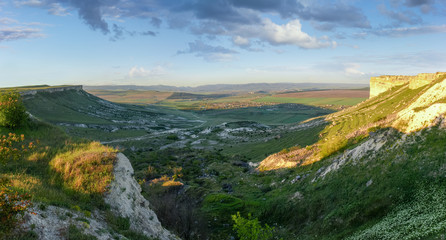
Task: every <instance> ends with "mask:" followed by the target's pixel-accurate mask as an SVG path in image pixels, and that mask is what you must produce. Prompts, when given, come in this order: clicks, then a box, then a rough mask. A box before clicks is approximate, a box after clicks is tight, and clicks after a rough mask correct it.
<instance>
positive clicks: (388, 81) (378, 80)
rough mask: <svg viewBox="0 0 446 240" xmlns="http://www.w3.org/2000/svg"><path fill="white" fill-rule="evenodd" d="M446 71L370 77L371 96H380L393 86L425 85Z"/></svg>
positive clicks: (417, 86)
mask: <svg viewBox="0 0 446 240" xmlns="http://www.w3.org/2000/svg"><path fill="white" fill-rule="evenodd" d="M441 75H446V72H437V73H420V74H418V75H416V76H402V75H384V76H379V77H372V78H371V79H370V98H372V97H375V96H378V95H379V94H380V93H383V92H385V91H387V90H389V89H390V88H392V87H395V86H399V85H403V84H407V83H408V84H409V88H410V89H416V88H419V87H422V86H425V85H427V84H429V83H430V82H432V81H433V80H435V79H437V78H438V77H440V76H441Z"/></svg>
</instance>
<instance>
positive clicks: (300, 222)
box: [260, 79, 446, 239]
mask: <svg viewBox="0 0 446 240" xmlns="http://www.w3.org/2000/svg"><path fill="white" fill-rule="evenodd" d="M441 80H442V79H439V80H438V81H441ZM435 83H436V82H434V83H433V84H435ZM431 86H432V85H428V86H425V87H422V88H419V89H414V90H412V89H409V88H408V86H400V87H395V88H393V89H391V91H388V92H386V93H383V94H381V95H380V96H378V97H376V98H372V99H369V100H367V101H365V102H363V103H361V104H359V105H357V106H355V107H352V108H349V109H346V110H344V111H341V112H338V113H334V114H332V115H330V116H329V117H328V118H327V119H328V120H330V121H331V122H332V124H329V125H328V126H327V127H326V128H325V129H324V130H323V131H322V132H321V136H322V138H321V140H320V141H319V142H318V143H317V144H318V147H319V148H320V150H321V151H320V152H318V153H319V154H320V155H319V156H318V158H317V159H318V160H320V159H322V160H321V161H319V162H314V161H311V162H312V164H309V165H305V166H300V167H298V168H294V169H289V170H281V171H282V172H283V171H288V174H287V176H286V177H285V179H286V180H285V182H289V181H290V180H291V179H293V178H294V176H300V177H301V179H303V180H300V181H297V183H295V184H284V185H283V186H281V187H278V188H277V189H273V190H272V191H270V192H268V193H267V194H266V195H267V201H270V202H267V203H265V204H264V205H263V207H264V210H263V212H262V213H261V215H260V216H261V219H262V220H263V221H266V222H269V223H281V224H285V225H286V226H288V230H290V231H292V232H295V233H296V234H297V235H296V236H294V237H295V238H300V239H344V238H346V237H348V236H351V238H352V239H420V238H422V239H425V238H428V239H442V238H444V236H445V233H446V220H445V219H446V213H445V212H444V211H443V208H444V207H443V206H444V204H445V203H446V201H445V200H444V198H443V197H441V196H442V193H443V192H444V191H446V188H445V187H444V186H445V185H444V183H445V182H444V176H446V171H445V164H444V160H443V159H444V157H442V156H444V151H445V148H444V144H443V143H444V142H445V141H446V132H445V131H444V130H442V129H438V128H433V129H432V130H423V131H422V132H420V133H414V134H412V135H409V137H408V139H409V141H408V143H407V144H405V145H402V146H395V143H396V141H397V140H398V139H399V138H400V137H401V133H398V132H397V131H393V133H391V134H390V135H388V136H389V138H388V140H389V142H388V143H386V145H385V146H384V148H383V149H381V150H380V151H379V152H376V153H374V152H370V153H369V154H367V155H366V156H365V157H363V158H362V159H360V160H359V161H357V163H356V164H354V163H350V164H347V165H346V166H344V167H342V168H341V169H339V170H337V171H336V172H334V173H331V174H329V175H328V176H327V177H326V178H325V179H319V180H317V181H312V179H314V178H315V176H316V175H317V170H319V169H323V168H324V167H326V166H328V165H329V164H331V162H330V159H331V158H324V157H327V156H330V155H333V154H336V153H337V152H339V151H342V150H343V149H345V148H349V147H350V148H351V147H354V146H355V145H354V144H355V143H357V142H360V141H361V139H363V138H364V137H366V136H367V135H368V131H369V130H372V131H377V128H376V127H386V126H390V124H391V123H392V121H393V119H394V117H395V114H396V113H397V112H399V111H401V110H402V109H404V108H406V107H407V106H409V105H410V104H411V103H412V102H413V101H414V100H415V99H416V98H417V96H419V95H421V94H422V93H423V92H425V91H426V90H427V89H429V88H430V87H431ZM380 131H387V130H386V129H383V130H378V132H380ZM318 153H316V154H318ZM313 160H314V159H313ZM358 162H359V163H358ZM279 172H280V171H279ZM279 172H271V173H267V175H268V176H271V178H272V179H274V176H278V175H279ZM307 174H308V175H307ZM304 176H308V177H306V178H304ZM276 179H277V178H276ZM279 179H280V178H279ZM271 181H274V180H271ZM367 183H369V184H370V185H369V186H367ZM296 192H299V196H301V197H300V200H299V198H298V199H295V200H291V199H292V196H293V194H294V193H296ZM427 196H430V197H427ZM294 237H293V238H294Z"/></svg>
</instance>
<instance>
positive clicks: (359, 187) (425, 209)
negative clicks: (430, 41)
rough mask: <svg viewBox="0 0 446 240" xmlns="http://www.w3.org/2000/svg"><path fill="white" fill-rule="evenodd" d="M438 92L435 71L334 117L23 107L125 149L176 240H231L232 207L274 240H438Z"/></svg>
mask: <svg viewBox="0 0 446 240" xmlns="http://www.w3.org/2000/svg"><path fill="white" fill-rule="evenodd" d="M445 92H446V80H445V77H444V76H440V77H439V78H438V79H436V80H434V81H432V82H431V83H429V84H427V85H425V86H422V87H419V88H416V89H411V88H409V85H408V84H403V85H400V86H396V87H394V88H391V89H390V90H389V91H387V92H384V93H381V94H380V95H379V96H376V97H374V98H371V99H368V100H366V101H363V102H361V103H360V104H358V105H355V106H353V107H350V108H347V109H344V110H342V111H339V112H333V111H332V110H327V109H325V108H318V107H312V106H307V105H299V104H279V105H264V106H260V107H259V106H256V107H246V108H239V109H212V110H194V109H191V110H179V109H175V108H166V107H163V106H160V105H126V104H117V103H112V102H108V101H105V100H103V99H100V98H97V97H95V96H93V95H90V94H88V93H86V92H84V91H74V90H70V91H65V92H55V93H38V94H36V95H35V96H34V97H33V98H29V99H25V105H26V107H27V108H28V110H29V111H30V112H31V113H32V114H33V116H35V117H37V118H39V119H42V120H44V121H48V122H50V123H51V124H55V125H58V126H59V127H60V129H61V130H63V132H61V134H62V135H64V136H66V137H67V135H69V136H71V137H70V138H73V137H74V138H79V137H80V138H88V139H90V140H96V141H100V142H102V143H106V144H109V145H110V146H114V147H116V148H119V149H120V150H121V151H123V152H124V153H125V154H126V155H127V156H128V157H129V158H130V160H131V162H132V165H133V167H134V169H135V177H136V178H137V179H138V181H139V182H140V184H141V187H142V189H143V192H144V194H145V196H146V197H147V198H148V199H149V200H150V202H151V205H152V207H153V208H154V210H155V212H156V213H157V215H158V218H159V219H160V221H161V222H162V224H163V225H164V226H166V227H167V228H168V229H169V230H171V231H173V232H175V233H176V234H177V235H178V236H180V237H182V238H183V239H231V236H236V233H235V232H234V230H233V229H232V224H233V221H232V219H231V215H236V214H237V212H240V214H241V216H244V217H247V216H248V214H252V216H253V217H254V218H257V219H258V220H260V222H261V223H262V224H268V225H269V226H273V227H274V238H275V239H280V238H283V239H443V238H444V237H445V233H446V221H445V219H446V211H444V207H443V206H444V205H445V204H446V200H445V198H444V197H443V196H444V194H445V193H446V187H444V186H445V182H444V181H445V180H444V179H445V176H446V167H445V164H446V163H445V162H444V153H445V150H446V148H445V147H444V142H446V131H445V130H444V129H443V128H444V127H445V121H444V114H445V113H446V107H445V106H446V101H445V98H446V97H445ZM289 94H291V95H293V94H294V95H295V94H297V93H289ZM298 94H302V93H298ZM330 94H333V93H330ZM351 94H354V93H351ZM294 95H293V97H295V96H294ZM176 96H177V97H178V96H184V95H181V94H177V95H176ZM330 96H333V95H330ZM186 97H195V96H191V95H187V96H186ZM278 97H289V96H287V95H280V96H278ZM304 97H307V96H304ZM352 97H354V96H353V95H352ZM223 98H225V97H223ZM201 101H207V100H206V99H205V100H203V99H202V100H201ZM58 131H60V130H58ZM65 134H67V135H65ZM56 136H57V135H56ZM259 170H260V171H259Z"/></svg>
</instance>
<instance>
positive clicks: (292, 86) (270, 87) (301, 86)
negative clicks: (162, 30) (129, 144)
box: [84, 83, 368, 93]
mask: <svg viewBox="0 0 446 240" xmlns="http://www.w3.org/2000/svg"><path fill="white" fill-rule="evenodd" d="M365 87H368V84H350V83H247V84H212V85H202V86H197V87H176V86H167V85H153V86H138V85H101V86H84V89H86V90H91V89H99V90H154V91H162V92H189V93H197V92H259V91H266V92H277V91H292V90H311V89H314V90H319V89H357V88H365Z"/></svg>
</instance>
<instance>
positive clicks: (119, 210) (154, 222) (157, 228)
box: [105, 153, 179, 240]
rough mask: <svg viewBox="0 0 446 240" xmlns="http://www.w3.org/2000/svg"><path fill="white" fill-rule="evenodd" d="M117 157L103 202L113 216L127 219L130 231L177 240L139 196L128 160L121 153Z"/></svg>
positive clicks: (139, 192)
mask: <svg viewBox="0 0 446 240" xmlns="http://www.w3.org/2000/svg"><path fill="white" fill-rule="evenodd" d="M117 157H118V161H117V163H116V165H115V168H114V175H115V179H114V180H113V182H112V183H111V184H110V191H109V194H107V196H106V198H105V202H106V203H108V204H109V205H110V207H111V209H112V211H113V212H114V213H115V214H117V215H120V216H122V217H125V218H129V220H130V228H131V229H132V230H134V231H136V232H139V233H142V234H144V235H146V236H148V237H156V238H158V239H160V240H173V239H179V238H178V237H176V236H175V235H173V234H171V233H170V232H169V231H167V230H166V229H164V228H163V227H162V226H161V223H160V222H159V221H158V218H157V216H156V214H155V212H153V211H152V210H151V209H150V208H149V205H150V204H149V202H148V201H147V200H146V199H145V198H144V197H143V196H142V195H141V187H140V186H139V184H138V183H137V182H136V180H135V179H134V178H133V168H132V165H131V164H130V161H129V159H128V158H127V157H126V156H125V155H124V154H122V153H118V155H117Z"/></svg>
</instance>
